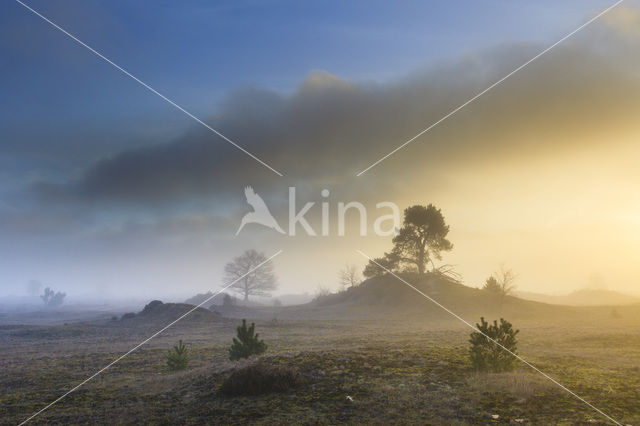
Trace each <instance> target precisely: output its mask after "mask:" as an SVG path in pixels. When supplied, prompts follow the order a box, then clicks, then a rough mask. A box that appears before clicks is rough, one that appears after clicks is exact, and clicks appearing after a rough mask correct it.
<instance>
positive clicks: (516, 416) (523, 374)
mask: <svg viewBox="0 0 640 426" xmlns="http://www.w3.org/2000/svg"><path fill="white" fill-rule="evenodd" d="M603 321H604V320H599V324H598V326H595V325H594V323H593V322H592V321H577V320H576V321H559V319H558V318H556V319H554V320H551V319H548V320H547V321H546V322H540V321H535V322H534V321H531V320H522V321H520V322H516V321H514V325H515V326H516V327H518V328H520V330H521V332H520V334H519V339H520V342H521V344H520V346H519V352H520V354H521V355H522V356H523V357H525V358H526V359H527V360H529V361H531V362H533V363H534V364H535V365H536V366H538V367H539V368H540V369H542V370H543V371H545V372H547V373H549V374H550V375H551V376H553V377H555V378H556V379H557V380H558V381H560V382H561V383H563V384H565V385H566V386H567V387H569V388H570V389H571V390H573V391H575V392H576V393H577V394H579V395H580V396H582V397H584V398H585V399H586V400H587V401H589V402H591V403H593V405H595V406H596V407H598V408H600V409H602V410H603V411H604V412H606V413H607V414H609V415H611V416H612V417H613V418H615V419H617V420H619V421H621V422H623V423H624V424H640V335H639V334H638V327H637V321H636V320H635V319H633V320H631V319H625V318H622V319H613V318H612V319H610V320H607V322H606V323H603ZM237 322H238V321H235V320H226V319H219V320H215V321H210V320H209V321H184V322H181V323H178V324H177V325H176V326H175V327H174V328H171V329H169V330H167V332H165V333H163V334H162V335H160V336H158V338H156V339H154V340H152V341H151V342H150V343H149V344H148V345H145V346H144V347H143V348H141V349H140V350H139V351H137V352H135V353H133V354H131V355H130V356H128V357H127V358H125V359H123V360H122V361H121V362H119V363H118V364H116V365H114V366H113V367H112V368H110V369H109V370H107V371H105V372H104V373H103V374H101V375H100V376H98V377H97V378H96V379H95V380H93V381H91V382H89V383H88V384H87V385H85V386H83V387H82V388H81V389H79V390H78V391H76V392H74V393H73V394H71V395H69V396H68V397H67V398H65V399H64V400H63V401H61V402H59V403H58V404H56V405H55V406H53V407H52V408H51V409H49V410H47V411H46V412H44V413H43V414H41V415H40V416H38V417H37V418H36V419H34V423H43V424H44V423H52V424H82V423H92V424H107V423H108V424H113V423H121V424H134V423H135V424H139V423H164V424H201V423H210V424H211V423H213V424H216V423H219V424H245V423H247V422H250V423H269V424H273V423H276V424H294V423H306V424H337V423H340V424H343V423H348V424H358V423H373V424H389V423H404V424H411V423H420V424H425V423H426V424H605V423H606V419H605V418H604V417H602V416H601V415H599V414H598V413H597V412H596V411H594V410H593V409H591V408H589V407H588V406H587V405H586V404H584V403H583V402H581V401H579V400H577V399H576V398H575V397H573V396H571V395H569V394H568V393H567V392H566V391H563V390H562V389H560V388H559V387H558V386H556V385H554V384H553V383H551V382H550V381H548V380H547V379H545V378H543V377H542V376H540V375H539V374H537V373H535V372H533V371H532V370H530V369H529V368H528V367H526V366H524V365H520V366H519V367H518V369H517V370H516V371H514V372H512V373H503V374H477V373H474V372H473V371H472V370H471V367H470V364H469V361H468V358H467V343H466V341H467V339H468V335H469V332H470V330H469V329H466V328H465V326H464V325H462V324H459V323H454V322H445V323H433V322H429V321H422V320H417V319H413V320H409V319H405V320H396V321H392V320H388V321H384V322H380V321H355V322H354V321H347V320H335V321H308V320H307V321H303V320H280V321H273V320H259V321H257V330H258V331H259V332H260V333H261V336H262V337H263V338H264V339H265V341H266V342H267V343H268V344H269V349H268V351H267V353H266V354H265V356H263V357H262V360H263V362H265V363H269V364H274V365H283V366H288V367H293V368H295V369H297V370H298V371H299V372H300V373H301V374H302V375H303V377H304V383H303V385H302V386H301V387H299V388H297V389H295V390H292V391H290V392H286V393H284V394H270V395H262V396H257V397H234V398H228V397H223V396H222V395H221V394H220V392H219V388H220V385H221V383H222V381H223V380H224V378H225V377H227V376H228V375H229V374H230V371H231V370H232V369H233V368H237V367H239V366H242V365H246V364H247V363H251V362H255V360H247V361H242V362H239V363H234V362H231V361H229V360H228V353H227V350H228V346H229V344H230V341H231V338H232V337H233V335H234V334H235V326H236V325H237V324H236V323H237ZM558 324H562V325H558ZM158 325H159V324H145V325H140V324H138V325H135V326H130V327H127V326H124V325H123V324H122V323H119V322H114V323H109V322H108V321H107V322H104V323H100V324H93V325H86V324H85V325H68V326H57V327H15V326H11V327H4V328H2V329H0V343H1V345H0V369H1V371H2V375H0V419H1V420H0V422H2V423H3V424H17V423H19V422H20V421H22V420H24V419H25V418H26V417H28V416H29V415H30V414H32V413H33V412H35V411H37V410H38V409H40V408H42V407H43V406H44V405H46V403H47V402H50V401H52V400H54V399H56V398H57V397H59V396H60V395H61V394H63V393H64V392H65V391H67V390H68V389H70V388H71V387H72V386H73V385H75V384H77V383H79V382H81V381H82V380H84V379H85V378H86V377H88V376H90V375H91V374H93V373H94V372H96V371H97V370H99V369H100V368H101V367H103V366H104V365H106V364H108V363H109V362H111V361H112V360H113V359H115V358H116V357H118V356H119V355H120V354H122V353H123V352H125V351H127V350H128V349H130V348H131V347H132V346H134V345H135V344H136V343H137V342H139V341H141V340H142V339H143V338H144V337H146V336H148V335H149V334H151V332H153V331H154V330H155V329H157V328H159V327H158ZM178 339H183V340H184V341H185V342H186V343H187V344H188V346H189V348H190V353H191V362H190V367H189V369H188V370H187V371H184V372H178V373H171V372H169V371H167V368H166V365H165V358H164V354H165V353H166V351H167V349H169V348H170V347H171V346H172V345H173V344H175V343H176V342H177V341H178ZM348 397H349V398H348Z"/></svg>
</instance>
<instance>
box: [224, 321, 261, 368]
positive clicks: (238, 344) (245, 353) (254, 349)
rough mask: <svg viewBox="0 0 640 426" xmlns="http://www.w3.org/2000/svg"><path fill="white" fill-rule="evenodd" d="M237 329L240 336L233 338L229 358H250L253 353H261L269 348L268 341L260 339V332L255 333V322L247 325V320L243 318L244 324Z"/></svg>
mask: <svg viewBox="0 0 640 426" xmlns="http://www.w3.org/2000/svg"><path fill="white" fill-rule="evenodd" d="M237 330H238V337H237V338H236V337H234V338H233V345H231V348H229V359H230V360H231V361H236V360H238V359H241V358H249V357H250V356H251V355H259V354H261V353H263V352H264V351H266V350H267V345H266V343H264V341H262V340H259V339H258V333H254V330H255V324H254V323H251V325H250V326H249V327H247V320H245V319H243V320H242V325H241V326H239V327H238V328H237Z"/></svg>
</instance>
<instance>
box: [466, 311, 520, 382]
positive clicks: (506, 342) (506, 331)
mask: <svg viewBox="0 0 640 426" xmlns="http://www.w3.org/2000/svg"><path fill="white" fill-rule="evenodd" d="M476 327H477V328H478V330H479V331H474V332H473V333H471V338H470V339H469V343H471V348H470V350H469V356H470V358H471V364H472V365H473V368H474V369H475V370H479V371H493V372H501V371H509V370H513V368H514V363H515V357H514V356H513V355H512V354H515V353H516V351H517V343H518V342H517V340H516V335H517V334H518V333H519V331H520V330H514V329H513V326H512V325H511V323H510V322H509V321H506V320H505V319H504V318H500V324H498V322H497V321H495V320H494V321H493V324H489V323H488V322H487V321H485V319H484V317H483V318H480V324H476ZM487 336H488V337H490V338H491V339H493V341H492V340H491V339H489V338H487ZM495 342H497V343H499V344H500V345H498V344H496V343H495ZM505 348H506V349H508V350H509V351H510V352H511V353H509V352H507V351H506V350H505Z"/></svg>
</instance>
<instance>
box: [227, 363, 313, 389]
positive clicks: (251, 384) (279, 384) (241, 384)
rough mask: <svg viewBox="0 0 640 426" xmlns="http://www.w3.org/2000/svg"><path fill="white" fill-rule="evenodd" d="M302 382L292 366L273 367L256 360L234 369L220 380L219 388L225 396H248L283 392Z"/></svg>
mask: <svg viewBox="0 0 640 426" xmlns="http://www.w3.org/2000/svg"><path fill="white" fill-rule="evenodd" d="M302 383H303V380H302V376H301V375H300V373H299V372H298V371H296V370H294V369H292V368H289V367H274V366H269V365H266V364H264V363H262V362H258V363H256V364H252V365H249V366H247V367H244V368H240V369H238V370H235V371H234V372H233V373H231V375H230V376H229V377H227V378H226V379H225V380H224V382H222V387H221V389H220V390H221V392H222V394H223V395H226V396H250V395H260V394H264V393H270V392H285V391H287V390H289V389H294V388H296V387H298V386H300V385H301V384H302Z"/></svg>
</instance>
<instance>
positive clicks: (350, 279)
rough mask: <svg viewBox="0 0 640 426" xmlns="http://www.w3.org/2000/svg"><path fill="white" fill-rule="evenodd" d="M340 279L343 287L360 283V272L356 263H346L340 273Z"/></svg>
mask: <svg viewBox="0 0 640 426" xmlns="http://www.w3.org/2000/svg"><path fill="white" fill-rule="evenodd" d="M338 279H339V281H340V284H341V285H342V287H343V288H345V289H346V288H349V287H355V286H357V285H359V284H360V282H361V280H360V274H359V273H358V269H357V268H356V265H353V264H350V263H346V264H345V265H344V268H343V269H342V270H341V271H340V273H339V274H338Z"/></svg>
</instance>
